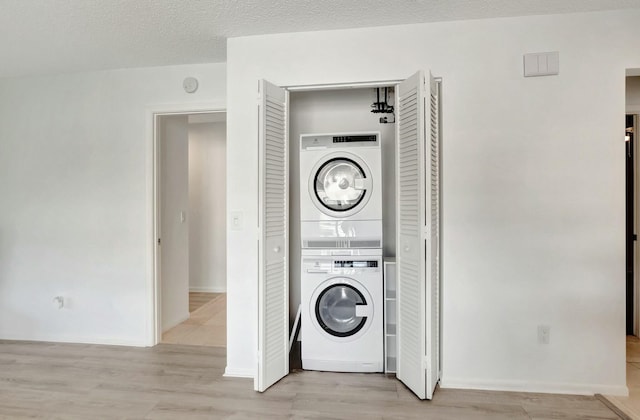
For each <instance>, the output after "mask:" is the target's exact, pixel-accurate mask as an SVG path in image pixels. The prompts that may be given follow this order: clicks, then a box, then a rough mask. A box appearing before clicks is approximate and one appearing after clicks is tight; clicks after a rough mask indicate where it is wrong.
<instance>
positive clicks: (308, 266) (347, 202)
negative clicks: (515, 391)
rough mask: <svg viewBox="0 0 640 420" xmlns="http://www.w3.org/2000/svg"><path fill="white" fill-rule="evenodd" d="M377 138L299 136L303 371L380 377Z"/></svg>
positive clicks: (379, 171)
mask: <svg viewBox="0 0 640 420" xmlns="http://www.w3.org/2000/svg"><path fill="white" fill-rule="evenodd" d="M381 159H382V158H381V151H380V133H349V134H320V135H312V134H309V135H302V136H301V137H300V220H301V226H300V232H301V241H302V252H301V255H302V263H301V268H302V273H301V283H302V284H301V295H302V296H301V303H302V368H303V369H308V370H323V371H335V372H382V371H383V370H384V344H383V340H384V333H383V331H384V328H383V322H384V319H383V318H384V317H383V280H382V180H381V178H382V168H381V166H382V164H381Z"/></svg>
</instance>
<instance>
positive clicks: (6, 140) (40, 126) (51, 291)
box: [0, 64, 226, 345]
mask: <svg viewBox="0 0 640 420" xmlns="http://www.w3.org/2000/svg"><path fill="white" fill-rule="evenodd" d="M225 74H226V72H225V65H224V64H207V65H188V66H176V67H158V68H144V69H128V70H116V71H105V72H92V73H75V74H66V75H59V76H49V77H33V78H23V79H2V80H0V168H1V169H0V197H2V198H1V205H0V338H15V339H28V340H51V341H78V342H99V343H121V344H133V345H144V344H146V343H148V342H149V341H148V340H149V339H150V337H149V336H148V332H149V330H150V326H151V325H152V320H151V319H150V316H149V314H150V313H151V308H150V302H151V301H150V299H149V296H150V293H151V290H150V285H151V282H150V275H151V270H150V268H151V265H152V261H151V259H150V255H151V254H150V249H151V248H150V247H151V246H152V230H151V227H152V225H151V214H152V210H151V206H150V204H151V196H150V194H149V192H150V189H149V186H150V185H151V178H150V177H149V175H150V171H149V168H150V167H151V163H152V162H151V160H150V156H151V155H150V152H151V143H150V141H149V139H150V127H149V124H148V120H147V118H148V115H147V110H148V109H149V108H150V107H156V106H159V105H162V106H163V107H164V106H166V105H167V104H171V105H175V104H201V103H213V104H216V105H217V106H219V107H220V108H224V106H225V99H226V94H225V79H226V75H225ZM187 76H194V77H197V78H198V79H199V80H200V89H199V90H198V92H196V93H194V94H191V95H189V94H186V93H185V92H184V90H183V89H182V80H183V79H184V78H185V77H187ZM192 106H193V105H192ZM58 294H62V295H63V296H65V297H66V298H67V300H68V302H69V306H68V308H65V309H63V310H57V309H55V308H54V307H53V306H52V299H53V297H54V296H56V295H58Z"/></svg>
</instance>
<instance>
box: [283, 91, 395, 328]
mask: <svg viewBox="0 0 640 420" xmlns="http://www.w3.org/2000/svg"><path fill="white" fill-rule="evenodd" d="M289 99H290V109H291V114H290V116H289V125H290V132H289V136H290V156H291V158H290V161H289V170H290V178H289V180H290V181H289V187H290V188H291V191H290V195H289V204H290V206H289V207H290V209H289V258H290V263H289V267H290V270H289V272H290V282H289V284H290V288H289V302H290V311H289V316H290V317H291V318H292V319H293V318H295V316H296V313H297V310H298V305H299V304H300V287H301V286H300V258H301V256H300V248H301V243H300V159H299V153H300V135H301V134H308V133H345V132H355V131H380V133H381V136H380V137H381V149H382V157H383V159H382V172H383V175H384V176H383V183H382V196H383V199H382V202H383V220H384V223H383V237H384V255H385V256H395V173H394V172H395V127H396V126H395V124H380V122H379V118H380V117H381V116H383V114H373V113H372V112H371V104H372V103H373V102H375V101H376V100H377V99H376V96H375V89H373V88H367V89H342V90H323V91H313V92H294V93H291V95H290V96H289ZM389 102H390V103H391V104H392V103H393V98H390V101H389ZM384 115H386V116H388V117H389V118H390V119H391V115H390V114H389V115H387V114H384ZM303 182H305V183H306V180H304V181H303ZM305 185H306V184H305Z"/></svg>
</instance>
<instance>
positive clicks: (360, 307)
mask: <svg viewBox="0 0 640 420" xmlns="http://www.w3.org/2000/svg"><path fill="white" fill-rule="evenodd" d="M383 322H384V321H383V285H382V257H381V256H363V255H360V256H348V257H338V256H333V257H332V256H326V255H325V256H323V255H317V256H308V255H307V256H303V257H302V330H301V334H302V335H301V337H302V368H303V369H307V370H321V371H333V372H382V371H383V370H384V341H383V339H384V328H383Z"/></svg>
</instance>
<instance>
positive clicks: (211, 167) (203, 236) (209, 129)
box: [189, 114, 227, 293]
mask: <svg viewBox="0 0 640 420" xmlns="http://www.w3.org/2000/svg"><path fill="white" fill-rule="evenodd" d="M221 115H222V117H223V118H224V114H221ZM226 138H227V124H226V122H225V121H224V120H223V121H220V122H205V123H191V124H189V214H190V219H189V220H190V221H189V231H190V235H189V241H190V242H189V289H190V290H191V291H194V292H196V291H198V292H216V293H220V292H225V291H226V290H227V281H226V279H227V223H226V203H227V200H226V183H227V178H226V171H227V167H226V166H227V165H226V160H227V159H226Z"/></svg>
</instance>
